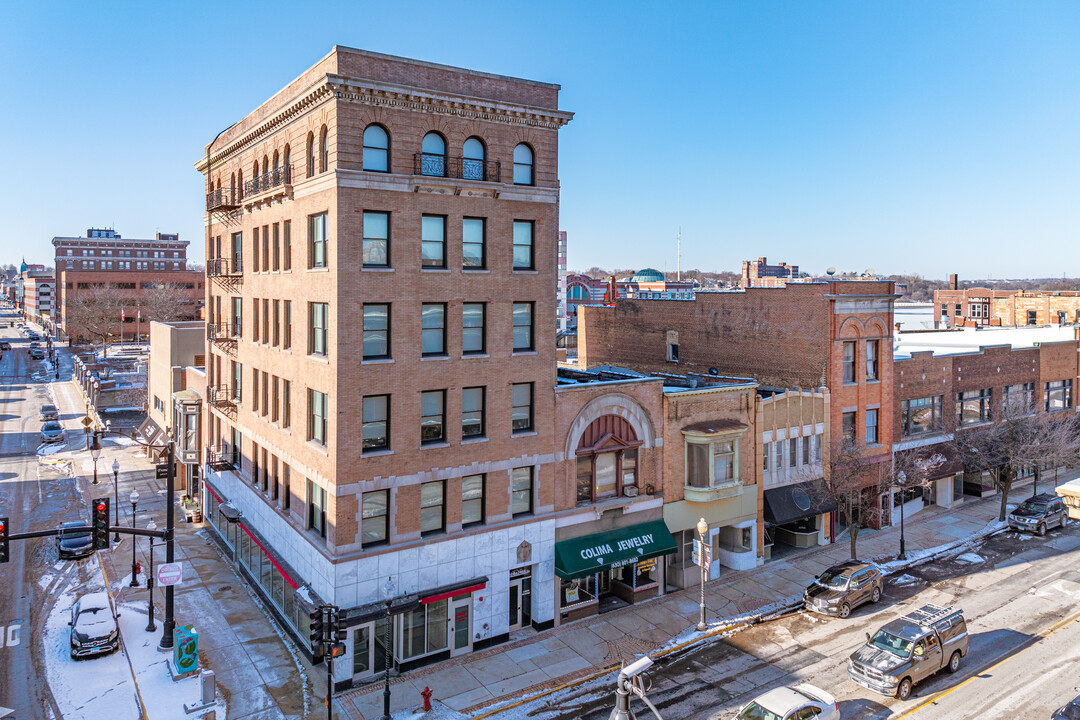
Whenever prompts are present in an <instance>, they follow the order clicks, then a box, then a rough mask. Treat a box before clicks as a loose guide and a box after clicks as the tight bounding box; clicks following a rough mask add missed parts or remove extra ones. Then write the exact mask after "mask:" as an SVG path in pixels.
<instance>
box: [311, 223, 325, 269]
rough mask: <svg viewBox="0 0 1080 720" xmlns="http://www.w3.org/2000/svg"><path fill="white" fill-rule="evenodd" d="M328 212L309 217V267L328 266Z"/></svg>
mask: <svg viewBox="0 0 1080 720" xmlns="http://www.w3.org/2000/svg"><path fill="white" fill-rule="evenodd" d="M326 238H327V232H326V213H319V214H318V215H312V216H311V217H310V218H308V267H311V268H322V267H326Z"/></svg>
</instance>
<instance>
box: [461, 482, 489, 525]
mask: <svg viewBox="0 0 1080 720" xmlns="http://www.w3.org/2000/svg"><path fill="white" fill-rule="evenodd" d="M482 522H484V476H483V475H467V476H466V477H463V478H461V527H469V526H470V525H479V524H480V523H482Z"/></svg>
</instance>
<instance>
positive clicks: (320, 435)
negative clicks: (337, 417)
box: [308, 390, 327, 445]
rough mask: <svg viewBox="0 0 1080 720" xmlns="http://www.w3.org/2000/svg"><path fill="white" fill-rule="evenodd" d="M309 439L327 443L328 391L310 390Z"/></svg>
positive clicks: (323, 443) (321, 443)
mask: <svg viewBox="0 0 1080 720" xmlns="http://www.w3.org/2000/svg"><path fill="white" fill-rule="evenodd" d="M308 407H309V408H310V410H309V412H308V439H309V440H314V441H315V442H317V443H319V444H320V445H326V418H327V398H326V393H321V392H319V391H318V390H308Z"/></svg>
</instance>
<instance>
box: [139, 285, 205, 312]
mask: <svg viewBox="0 0 1080 720" xmlns="http://www.w3.org/2000/svg"><path fill="white" fill-rule="evenodd" d="M189 296H190V292H189V291H188V290H186V289H185V288H184V286H183V285H182V284H180V283H154V284H153V286H152V287H144V289H143V293H142V296H141V297H140V298H139V311H141V312H142V319H143V320H145V321H146V322H175V321H177V320H180V319H182V318H183V317H185V316H187V315H191V314H193V312H194V309H193V306H192V302H191V298H190V297H189Z"/></svg>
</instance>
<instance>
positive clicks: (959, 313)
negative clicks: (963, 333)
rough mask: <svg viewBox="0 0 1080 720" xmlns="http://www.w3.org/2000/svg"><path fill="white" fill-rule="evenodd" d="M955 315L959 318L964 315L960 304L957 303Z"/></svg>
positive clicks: (954, 309)
mask: <svg viewBox="0 0 1080 720" xmlns="http://www.w3.org/2000/svg"><path fill="white" fill-rule="evenodd" d="M953 315H955V316H957V317H960V316H961V315H963V313H962V312H961V311H960V303H956V304H955V305H954V306H953Z"/></svg>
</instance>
